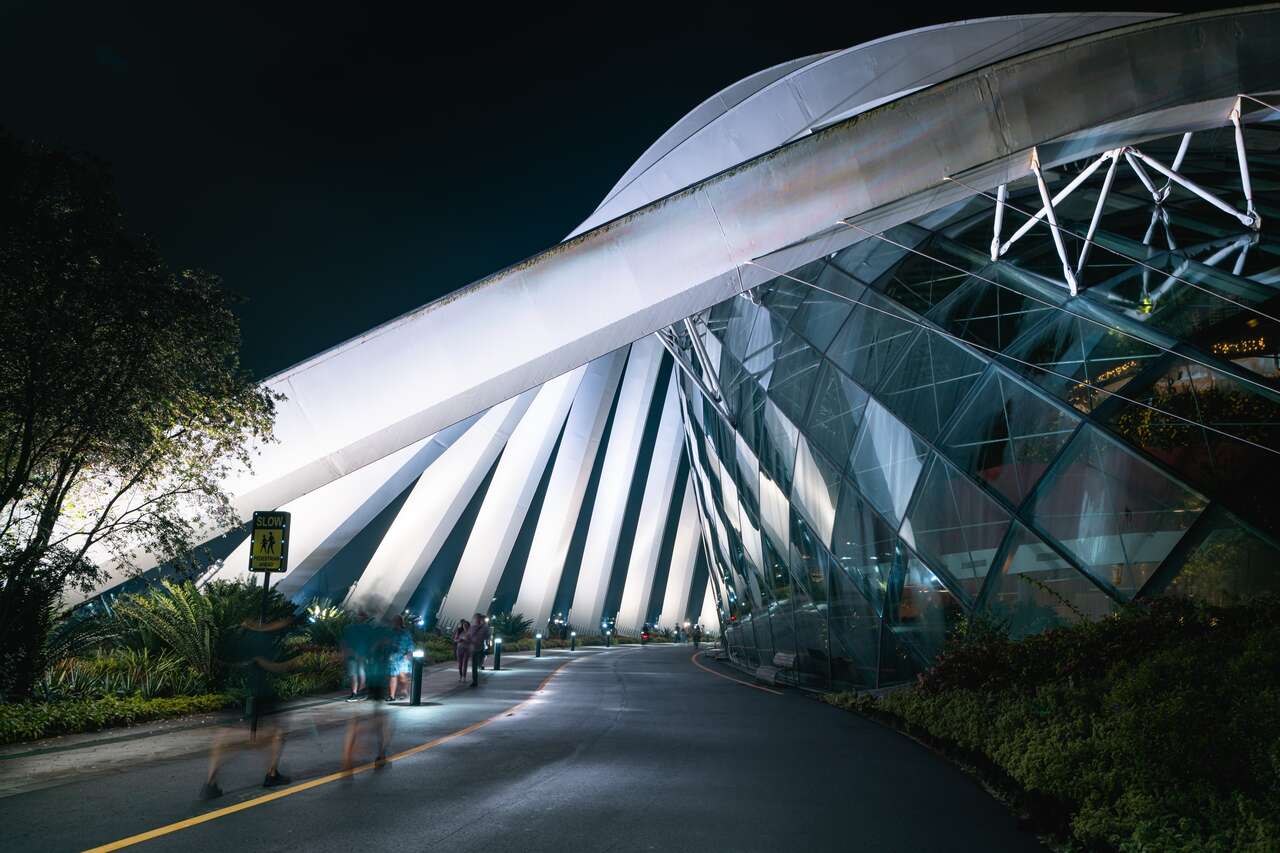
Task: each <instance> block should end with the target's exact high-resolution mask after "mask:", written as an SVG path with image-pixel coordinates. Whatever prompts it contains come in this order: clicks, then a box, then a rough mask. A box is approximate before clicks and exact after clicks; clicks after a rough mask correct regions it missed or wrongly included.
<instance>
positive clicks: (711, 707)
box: [0, 646, 1040, 853]
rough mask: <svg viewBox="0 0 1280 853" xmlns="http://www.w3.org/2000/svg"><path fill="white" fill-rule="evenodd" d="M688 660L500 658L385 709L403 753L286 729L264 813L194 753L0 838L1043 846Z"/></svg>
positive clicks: (846, 734)
mask: <svg viewBox="0 0 1280 853" xmlns="http://www.w3.org/2000/svg"><path fill="white" fill-rule="evenodd" d="M691 656H692V650H691V649H690V648H689V647H688V646H677V647H670V646H665V647H664V646H650V647H648V648H643V649H641V648H636V647H630V648H619V649H614V650H610V651H598V652H579V653H578V656H577V657H575V658H570V657H569V656H568V655H567V654H561V653H556V654H553V655H548V656H546V657H543V658H541V659H539V660H525V661H519V662H513V666H512V667H511V668H510V669H508V670H506V671H504V672H502V673H490V674H487V677H486V680H485V683H484V685H483V686H482V687H481V688H479V689H478V690H469V689H465V688H464V689H459V690H457V691H455V692H453V693H451V694H448V695H446V696H444V697H441V698H440V699H439V700H438V702H437V704H434V705H431V706H424V707H420V708H410V707H403V706H400V707H393V708H391V709H390V714H391V716H392V717H393V719H394V722H395V727H396V733H395V740H394V743H393V748H392V750H391V752H392V753H393V754H394V753H402V755H401V757H399V758H396V759H394V760H393V762H392V763H391V764H390V765H389V766H388V767H386V768H384V769H379V770H375V769H372V768H369V769H364V770H360V771H359V772H357V773H355V774H354V775H351V776H346V777H343V776H341V775H340V774H335V773H334V772H333V771H335V770H336V769H337V763H338V760H339V754H340V745H341V739H342V735H343V730H342V728H341V727H340V726H329V727H320V728H318V729H311V730H307V729H306V727H305V726H304V727H303V730H302V731H300V732H298V733H295V734H294V735H293V736H292V737H291V740H290V742H289V744H288V746H287V748H286V750H285V758H284V761H283V762H282V768H283V769H284V770H285V772H287V773H290V774H292V775H293V776H294V786H293V787H292V788H287V789H276V793H277V796H276V798H275V799H272V800H267V801H264V800H263V794H264V793H266V792H264V791H263V790H262V789H261V788H259V787H257V785H258V784H259V783H260V782H261V779H262V764H261V757H260V756H259V755H257V754H255V753H252V752H245V753H241V754H237V755H235V756H233V757H232V759H231V760H230V762H229V764H228V767H227V769H226V770H225V771H224V774H223V777H222V778H223V787H224V789H226V795H225V796H224V797H222V798H221V799H219V800H216V801H214V802H212V803H201V802H198V801H197V800H196V793H197V791H198V789H199V786H200V782H202V781H203V773H204V767H205V762H204V758H203V756H200V755H190V756H187V757H184V758H179V759H173V760H168V761H160V762H149V763H146V764H143V765H142V766H137V767H121V768H119V770H118V771H117V772H115V773H113V774H110V775H106V776H98V777H95V778H87V779H82V780H79V781H74V782H70V783H68V784H65V785H61V786H58V787H53V788H47V789H44V790H39V791H32V792H30V793H26V794H20V795H17V796H12V797H7V798H4V799H0V827H3V830H2V831H0V847H3V848H4V849H5V850H7V851H17V850H54V851H61V850H85V849H90V848H94V847H96V846H99V845H109V844H112V843H114V842H120V841H122V840H126V839H130V838H131V837H135V836H137V835H139V834H142V833H147V832H150V831H153V830H161V831H162V834H158V835H155V836H154V837H150V838H147V839H145V840H139V841H137V843H136V844H132V845H129V846H126V847H123V848H116V849H129V850H136V851H148V853H149V851H159V850H179V851H183V853H200V851H225V850H235V851H240V853H249V851H259V850H264V851H265V850H272V851H274V850H307V851H316V853H323V851H348V850H352V849H363V850H375V849H376V850H390V849H397V848H402V849H406V850H433V851H434V850H458V851H484V853H506V851H513V853H514V852H515V851H520V853H528V852H529V851H544V850H545V851H556V853H566V851H570V852H571V851H639V850H661V851H683V850H690V849H697V850H717V851H721V850H723V851H756V850H760V851H766V850H767V851H774V850H806V851H826V850H839V851H855V850H865V851H896V850H903V851H908V850H910V851H926V850H927V851H934V850H936V851H960V850H975V851H976V850H981V851H1003V850H1038V849H1040V848H1039V846H1038V845H1037V843H1036V841H1035V839H1034V838H1032V837H1030V836H1028V835H1026V834H1024V833H1021V832H1019V831H1018V830H1017V829H1016V828H1015V825H1014V819H1013V818H1012V816H1010V815H1009V814H1008V813H1007V812H1006V811H1005V810H1004V808H1003V807H1002V806H1001V805H1000V804H999V803H997V802H996V801H994V800H993V799H991V798H990V797H989V796H988V795H987V794H986V793H985V792H984V791H983V790H982V789H981V788H980V787H979V786H978V785H977V784H975V783H974V782H973V781H972V780H971V779H970V778H969V777H967V776H966V775H964V774H963V773H961V772H960V771H958V770H956V769H955V768H953V767H952V766H950V765H949V764H948V763H946V762H945V761H943V760H941V759H939V758H938V757H936V756H935V755H933V754H932V753H930V752H929V751H928V750H926V749H924V748H923V747H921V746H919V745H918V744H916V743H914V742H912V741H910V740H908V739H906V738H903V737H901V736H899V735H897V734H895V733H893V732H890V731H888V730H886V729H884V728H882V727H880V726H878V725H876V724H874V723H870V722H867V721H865V720H862V719H860V718H858V717H856V716H854V715H851V714H847V713H844V712H842V711H838V710H836V709H833V708H830V707H828V706H826V705H823V704H821V703H819V702H816V701H814V700H813V699H812V698H809V697H807V696H803V695H799V694H796V693H793V692H773V691H766V690H762V689H757V688H752V687H747V686H744V685H742V684H736V683H734V682H733V681H731V680H729V678H726V677H718V676H717V675H715V674H712V673H710V672H707V671H705V670H704V669H701V668H699V667H698V666H696V665H695V663H694V662H693V661H691V660H690V658H691ZM570 660H572V663H568V665H566V663H567V662H568V661H570ZM698 662H699V663H703V664H704V665H706V666H707V667H709V668H711V669H712V670H715V671H717V672H719V673H720V675H721V676H729V677H733V678H738V677H740V676H739V674H738V673H736V672H735V671H733V670H730V669H728V668H723V667H721V666H719V665H717V664H712V663H710V662H708V661H706V660H705V657H704V658H700V659H699V661H698ZM560 667H563V668H562V669H560ZM553 672H554V675H553ZM549 677H550V680H547V679H548V678H549ZM544 682H545V686H543V688H542V689H541V690H540V691H539V690H538V688H539V686H540V685H543V684H544ZM486 721H487V722H486ZM450 735H453V736H452V737H450ZM424 747H425V748H424ZM406 751H409V752H408V754H404V753H405V752H406ZM365 753H366V755H367V756H368V757H370V758H371V757H372V755H371V753H370V752H369V750H368V749H366V750H365ZM0 769H2V768H0ZM308 785H309V786H308Z"/></svg>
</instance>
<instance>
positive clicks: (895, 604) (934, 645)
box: [884, 551, 964, 667]
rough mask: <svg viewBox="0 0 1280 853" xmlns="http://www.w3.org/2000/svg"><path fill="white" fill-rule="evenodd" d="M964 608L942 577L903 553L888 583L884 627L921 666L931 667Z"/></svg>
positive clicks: (907, 553)
mask: <svg viewBox="0 0 1280 853" xmlns="http://www.w3.org/2000/svg"><path fill="white" fill-rule="evenodd" d="M963 612H964V609H963V608H962V607H961V605H960V602H959V601H958V600H957V599H956V597H955V596H954V595H952V593H951V590H949V589H947V587H946V585H945V584H943V582H942V580H941V578H939V577H938V576H937V575H935V574H934V573H933V572H931V571H930V570H929V567H928V566H926V565H925V564H924V562H923V561H922V560H920V558H919V557H917V556H916V555H915V554H912V553H911V552H910V551H906V552H904V557H903V559H900V560H899V561H898V562H897V564H896V566H895V568H894V573H893V576H892V577H891V578H890V581H889V596H888V598H887V599H886V601H885V619H884V621H885V625H886V626H888V628H889V630H890V633H892V634H893V635H894V638H895V639H897V640H898V641H899V642H901V643H902V644H903V645H905V646H908V647H909V648H911V650H912V651H914V652H915V656H916V660H917V664H918V666H920V667H927V666H930V665H931V664H932V663H933V661H934V659H935V658H937V656H938V653H939V652H941V651H942V646H943V643H944V642H946V638H947V635H948V634H949V633H950V632H951V629H952V628H954V627H955V625H956V622H957V621H959V619H960V616H961V615H962V614H963Z"/></svg>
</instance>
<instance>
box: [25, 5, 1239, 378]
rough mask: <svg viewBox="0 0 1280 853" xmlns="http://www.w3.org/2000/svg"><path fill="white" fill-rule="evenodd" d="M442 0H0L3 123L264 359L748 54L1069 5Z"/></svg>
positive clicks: (253, 361) (565, 177)
mask: <svg viewBox="0 0 1280 853" xmlns="http://www.w3.org/2000/svg"><path fill="white" fill-rule="evenodd" d="M369 5H372V4H369ZM448 5H449V6H450V7H451V8H450V10H449V11H448V12H441V11H439V9H438V8H429V5H428V4H417V5H416V6H415V7H414V9H413V10H411V11H410V10H406V9H396V8H392V4H379V8H376V9H374V10H372V11H361V10H359V9H357V8H356V6H357V4H355V3H345V4H333V5H327V4H325V3H322V2H309V3H297V4H293V3H285V2H271V3H256V4H239V3H232V2H219V3H209V4H188V3H173V2H166V3H128V2H120V3H103V2H93V3H81V4H76V3H63V2H48V1H47V0H46V2H15V0H0V81H3V82H0V93H2V94H3V97H0V125H2V126H4V127H6V128H8V129H9V130H10V131H12V132H14V133H16V134H18V135H20V136H24V137H30V138H35V139H39V140H41V141H43V142H45V143H48V144H51V145H53V146H55V147H58V148H62V149H64V150H68V151H84V152H88V153H91V154H93V155H95V156H97V157H99V158H101V159H103V160H106V161H107V162H109V163H110V164H111V166H112V168H113V171H114V174H115V177H116V186H117V191H118V193H119V195H120V197H121V199H122V202H123V205H124V208H125V211H126V213H127V215H128V218H129V222H130V224H131V226H132V227H133V228H134V229H135V230H137V231H139V232H142V233H145V234H148V235H149V236H151V237H152V238H153V239H154V240H155V241H156V242H157V243H158V244H159V246H160V248H161V251H162V252H163V253H164V255H165V257H166V258H167V259H168V260H169V262H170V263H171V264H172V265H173V266H175V267H202V268H204V269H207V270H210V271H212V272H215V273H217V274H219V275H221V276H222V277H223V278H224V280H225V282H226V284H227V287H228V288H229V289H231V290H233V291H235V292H237V293H239V294H242V295H243V296H244V297H245V299H246V301H245V302H244V303H243V304H242V305H241V306H240V313H241V317H242V331H243V335H244V347H243V353H244V361H245V364H246V365H247V366H248V367H249V368H250V369H251V370H252V371H253V373H254V375H256V376H258V377H264V376H266V375H269V374H270V373H273V372H275V371H277V370H280V369H282V368H284V367H287V366H288V365H290V364H293V363H294V362H296V361H299V360H301V359H303V358H305V357H307V356H308V355H311V354H313V353H316V352H318V351H319V350H321V349H324V348H325V347H328V346H331V345H333V344H336V343H338V342H340V341H342V340H345V339H346V338H349V337H351V336H352V335H355V334H358V333H360V332H362V331H364V330H366V329H368V328H370V327H372V326H374V325H376V324H378V323H380V322H382V321H384V320H387V319H389V318H391V317H394V316H396V315H397V314H400V313H402V312H404V311H406V310H409V309H411V308H414V307H416V306H418V305H421V304H423V303H426V302H429V301H431V300H432V299H435V298H436V297H439V296H441V295H442V294H445V293H448V292H449V291H451V290H454V289H456V288H458V287H461V286H463V285H465V284H467V283H468V282H471V281H473V280H475V279H477V278H481V277H483V276H485V275H487V274H488V273H490V272H493V271H495V270H498V269H501V268H502V267H504V266H507V265H508V264H511V263H513V262H515V261H518V260H520V259H522V258H525V257H527V256H529V255H531V254H534V253H536V252H538V251H539V250H541V249H543V248H546V247H547V246H550V245H552V244H554V243H556V242H558V241H559V240H560V239H562V238H563V237H564V236H565V235H566V234H567V233H568V232H570V231H571V230H572V229H573V228H574V227H575V226H576V225H577V224H578V223H579V222H580V221H582V220H583V219H585V218H586V216H587V215H588V214H589V213H590V212H591V210H592V209H594V208H595V206H596V205H597V204H598V203H599V202H600V200H601V199H602V198H603V197H604V195H605V193H606V192H608V190H609V189H610V188H611V187H612V186H613V184H614V182H615V181H616V180H617V179H618V178H619V177H620V176H621V175H622V173H623V172H624V171H626V169H627V168H628V167H629V166H630V165H631V163H632V162H633V161H634V160H635V159H636V158H638V157H639V156H640V154H641V153H642V152H643V151H644V150H645V148H647V147H648V145H649V144H650V143H651V142H652V141H653V140H654V139H656V138H657V137H658V136H659V135H660V134H661V133H662V132H663V131H665V130H666V129H667V128H668V127H670V126H671V125H672V124H674V123H675V122H676V121H677V120H678V119H679V118H680V117H681V116H683V115H684V114H685V113H686V112H688V111H689V110H690V109H692V108H693V107H694V106H696V105H697V104H698V103H699V102H701V101H702V100H704V99H705V98H707V97H708V96H710V95H712V94H714V93H715V92H717V91H718V90H720V89H722V88H723V87H725V86H726V85H728V84H730V83H732V82H734V81H736V80H739V79H741V78H742V77H745V76H747V75H749V74H751V73H753V72H755V71H757V70H760V69H762V68H766V67H768V66H771V65H774V64H776V63H779V62H782V61H785V60H788V59H792V58H795V57H799V56H804V55H807V54H811V53H817V52H821V51H826V50H832V49H838V48H842V47H847V46H850V45H853V44H857V43H859V42H863V41H867V40H869V39H873V38H877V37H879V36H882V35H887V34H890V33H893V32H898V31H901V30H905V29H910V28H913V27H918V26H924V25H928V24H934V23H941V22H943V21H945V20H949V19H954V18H956V17H960V16H962V15H963V16H964V17H981V16H985V15H997V14H1011V13H1017V12H1026V11H1039V12H1043V11H1048V10H1049V9H1063V8H1069V6H1068V5H1066V4H1058V5H1056V6H1051V7H1043V6H1037V5H1036V4H1033V3H1022V4H997V3H984V2H978V3H975V4H973V5H969V6H963V7H959V6H957V7H953V8H954V9H955V14H950V15H949V14H944V13H942V12H930V11H927V9H928V7H927V6H926V5H925V4H907V3H901V4H887V3H880V4H862V3H832V2H824V3H815V4H805V3H778V2H772V3H767V4H759V5H758V6H756V7H752V6H750V5H749V4H742V3H721V2H709V3H700V2H686V3H684V4H680V5H675V6H660V5H658V4H653V3H643V2H641V3H612V4H609V3H592V4H589V5H585V6H581V7H576V8H573V7H568V6H557V5H551V4H548V6H547V8H545V9H544V8H540V7H541V6H542V5H543V4H522V5H520V6H514V7H512V8H511V9H508V8H506V7H505V6H501V5H499V4H493V3H467V2H460V3H453V4H448ZM1089 5H1094V4H1084V6H1089ZM1096 5H1097V6H1101V5H1103V4H1096ZM1225 5H1228V4H1203V3H1201V4H1195V3H1161V2H1157V3H1137V2H1130V3H1125V4H1123V6H1124V7H1125V8H1127V9H1134V8H1140V9H1164V10H1168V11H1175V10H1190V9H1194V8H1212V7H1213V6H1225ZM196 6H200V7H201V8H202V9H203V11H201V10H199V9H196ZM1080 8H1083V6H1081V7H1080Z"/></svg>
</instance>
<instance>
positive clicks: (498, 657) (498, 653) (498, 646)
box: [493, 637, 502, 672]
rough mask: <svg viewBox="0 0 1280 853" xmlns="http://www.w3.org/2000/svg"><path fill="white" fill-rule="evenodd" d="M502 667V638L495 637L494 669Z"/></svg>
mask: <svg viewBox="0 0 1280 853" xmlns="http://www.w3.org/2000/svg"><path fill="white" fill-rule="evenodd" d="M500 669H502V638H501V637H494V638H493V671H494V672H497V671H498V670H500Z"/></svg>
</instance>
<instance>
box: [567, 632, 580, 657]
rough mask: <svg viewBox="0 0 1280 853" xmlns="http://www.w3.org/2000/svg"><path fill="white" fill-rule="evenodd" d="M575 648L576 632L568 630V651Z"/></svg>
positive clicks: (575, 649)
mask: <svg viewBox="0 0 1280 853" xmlns="http://www.w3.org/2000/svg"><path fill="white" fill-rule="evenodd" d="M577 649H578V632H577V631H570V632H569V651H571V652H573V651H577Z"/></svg>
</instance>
